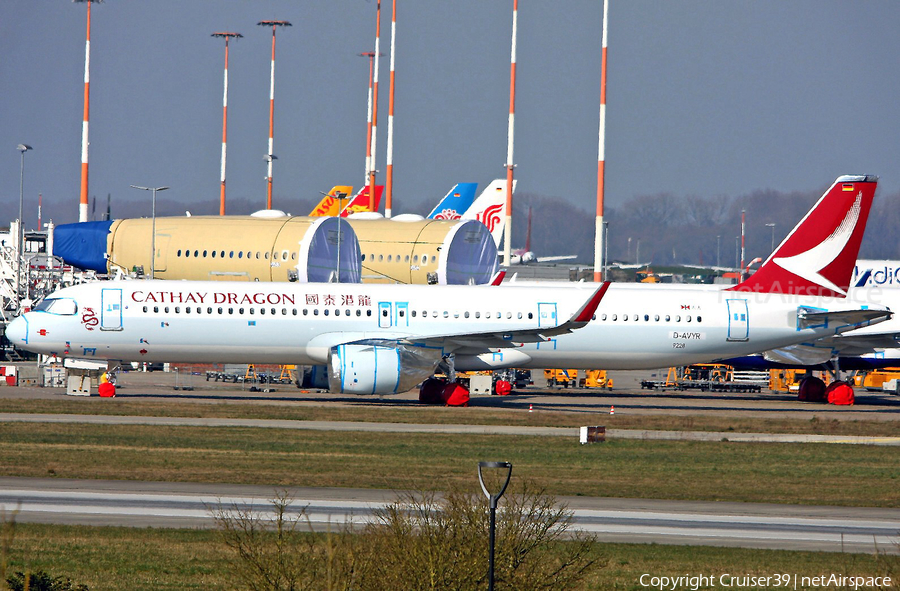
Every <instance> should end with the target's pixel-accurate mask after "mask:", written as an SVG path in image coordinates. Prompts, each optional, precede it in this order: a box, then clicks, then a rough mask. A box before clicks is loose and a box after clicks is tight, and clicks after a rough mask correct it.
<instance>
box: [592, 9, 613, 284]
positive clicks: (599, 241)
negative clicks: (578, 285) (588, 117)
mask: <svg viewBox="0 0 900 591" xmlns="http://www.w3.org/2000/svg"><path fill="white" fill-rule="evenodd" d="M608 14H609V0H603V36H602V38H601V42H600V141H599V147H598V149H597V225H596V228H595V230H594V236H595V239H594V281H598V282H599V281H603V271H604V269H603V265H604V260H603V250H604V249H603V244H604V242H603V238H604V236H603V189H604V183H605V180H606V178H605V175H606V171H605V166H606V35H607V30H608V29H607V26H606V23H607V15H608Z"/></svg>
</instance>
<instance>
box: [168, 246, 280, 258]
mask: <svg viewBox="0 0 900 591" xmlns="http://www.w3.org/2000/svg"><path fill="white" fill-rule="evenodd" d="M175 256H177V257H179V258H180V257H184V258H192V257H193V258H195V259H199V258H204V259H205V258H207V257H208V258H213V259H214V258H220V259H224V258H226V256H225V251H224V250H199V249H195V250H191V249H185V250H182V249H180V248H179V249H178V250H177V251H176V252H175ZM227 258H229V259H244V258H246V259H248V260H249V259H252V258H256V259H257V260H259V259H263V260H266V261H267V260H269V253H268V252H260V251H257V252H252V251H249V250H248V251H247V252H246V253H245V252H244V251H242V250H239V251H237V252H235V251H233V250H230V251H228V257H227ZM288 259H290V260H292V261H296V260H297V253H296V252H291V253H289V252H288V251H286V250H282V251H281V252H276V253H274V254H272V260H273V261H278V260H281V261H286V260H288Z"/></svg>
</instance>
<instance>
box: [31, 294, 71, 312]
mask: <svg viewBox="0 0 900 591" xmlns="http://www.w3.org/2000/svg"><path fill="white" fill-rule="evenodd" d="M34 311H35V312H47V313H49V314H59V315H60V316H72V315H73V314H75V313H76V312H78V304H76V303H75V300H73V299H70V298H47V299H45V300H44V301H42V302H41V303H39V304H38V305H37V306H35V307H34Z"/></svg>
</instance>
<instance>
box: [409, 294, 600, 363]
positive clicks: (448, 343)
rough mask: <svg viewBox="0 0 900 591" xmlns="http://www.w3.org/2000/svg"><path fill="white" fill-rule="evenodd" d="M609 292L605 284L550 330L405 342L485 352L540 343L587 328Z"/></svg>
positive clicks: (514, 331) (448, 335)
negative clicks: (523, 344) (549, 338)
mask: <svg viewBox="0 0 900 591" xmlns="http://www.w3.org/2000/svg"><path fill="white" fill-rule="evenodd" d="M608 289H609V283H608V282H606V283H603V284H602V285H601V286H600V287H598V288H597V289H596V290H595V291H594V292H593V293H592V294H591V297H590V298H588V300H587V301H586V302H585V303H584V304H583V305H582V306H581V308H579V309H578V310H577V311H576V312H575V313H574V314H572V316H571V318H569V319H568V320H566V321H565V322H563V323H562V324H559V325H557V326H552V327H541V328H529V329H524V330H513V331H509V332H497V331H491V332H482V333H465V334H459V333H457V334H453V333H450V334H445V335H435V336H433V337H426V338H424V339H421V338H415V339H409V340H408V341H405V342H406V343H408V344H413V343H416V344H425V345H426V346H441V347H443V348H445V349H451V350H455V349H458V348H466V349H489V348H503V347H515V346H516V343H519V344H521V343H540V342H543V341H546V340H547V339H548V337H552V336H556V335H560V334H565V333H569V332H572V331H573V330H577V329H579V328H582V327H584V326H587V324H588V322H590V321H591V318H592V317H593V315H594V312H595V311H596V310H597V306H599V305H600V300H602V299H603V296H604V295H606V290H608Z"/></svg>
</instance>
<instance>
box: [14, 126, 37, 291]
mask: <svg viewBox="0 0 900 591" xmlns="http://www.w3.org/2000/svg"><path fill="white" fill-rule="evenodd" d="M33 149H34V148H32V147H31V146H29V145H27V144H19V145H18V146H16V150H18V151H19V152H21V153H22V164H21V167H20V168H19V236H18V239H17V240H16V297H17V298H18V297H20V294H19V291H20V290H21V288H22V257H23V256H24V252H23V251H24V250H25V224H24V223H22V210H23V209H24V203H25V152H27V151H28V150H33ZM16 306H17V307H18V301H17V302H16Z"/></svg>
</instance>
